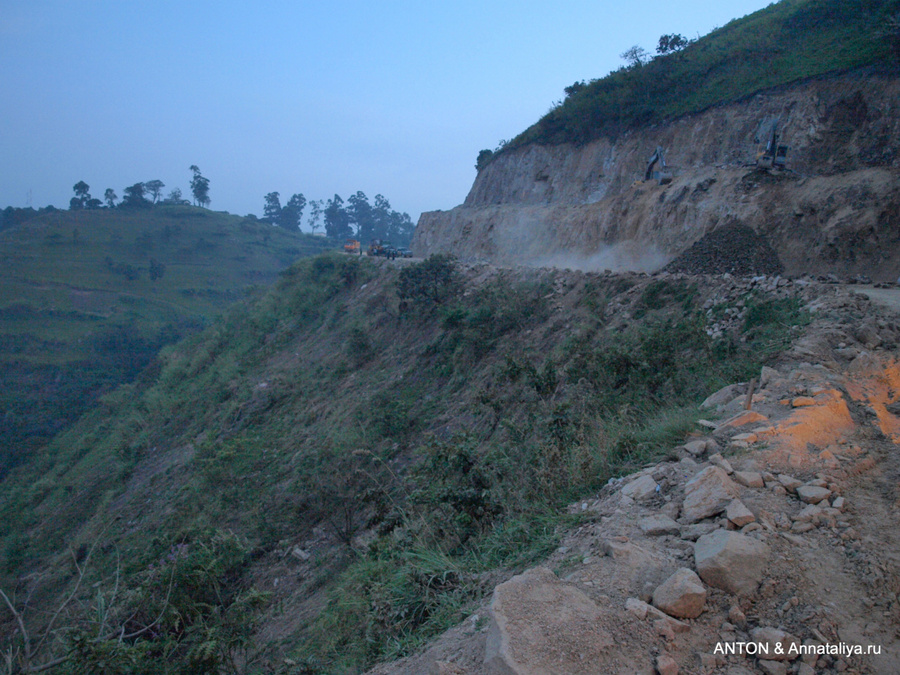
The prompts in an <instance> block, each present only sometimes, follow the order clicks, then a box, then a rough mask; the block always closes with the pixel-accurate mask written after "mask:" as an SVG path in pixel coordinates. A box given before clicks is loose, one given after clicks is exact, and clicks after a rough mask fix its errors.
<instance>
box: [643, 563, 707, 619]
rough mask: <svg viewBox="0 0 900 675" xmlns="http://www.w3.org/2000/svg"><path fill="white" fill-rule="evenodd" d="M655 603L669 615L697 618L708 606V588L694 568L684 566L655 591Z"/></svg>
mask: <svg viewBox="0 0 900 675" xmlns="http://www.w3.org/2000/svg"><path fill="white" fill-rule="evenodd" d="M653 604H654V605H655V606H656V607H658V608H659V609H661V610H662V611H664V612H665V613H666V614H668V615H669V616H675V617H678V618H679V619H696V618H697V617H698V616H700V615H701V614H702V613H703V609H704V608H705V607H706V588H705V587H704V586H703V582H702V581H700V577H698V576H697V575H696V574H695V573H694V571H693V570H689V569H688V568H686V567H682V568H681V569H679V570H678V571H677V572H675V574H673V575H672V576H670V577H669V578H668V579H666V580H665V581H664V582H663V583H662V584H661V585H659V586H658V587H657V588H656V590H655V591H653Z"/></svg>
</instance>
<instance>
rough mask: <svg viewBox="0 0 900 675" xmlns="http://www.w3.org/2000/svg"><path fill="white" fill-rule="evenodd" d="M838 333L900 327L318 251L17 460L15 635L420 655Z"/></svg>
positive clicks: (601, 278) (10, 519)
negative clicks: (614, 488) (653, 464)
mask: <svg viewBox="0 0 900 675" xmlns="http://www.w3.org/2000/svg"><path fill="white" fill-rule="evenodd" d="M835 326H846V327H847V328H842V329H841V330H842V331H843V332H841V334H840V338H839V339H840V340H841V341H843V342H844V345H843V346H841V347H839V348H840V349H845V350H854V349H855V350H863V349H868V346H867V345H868V344H869V343H872V341H873V340H874V339H875V338H877V342H878V344H879V345H881V346H882V347H885V346H886V345H888V344H896V342H897V340H898V339H900V326H897V325H896V323H894V321H893V319H890V318H886V317H883V316H881V315H880V314H879V312H878V310H877V309H876V308H875V307H874V306H873V305H872V304H871V303H870V301H869V300H868V299H867V298H866V297H864V296H862V295H857V294H853V293H851V292H849V291H848V289H847V288H845V287H841V286H836V285H822V284H818V283H816V282H814V281H811V280H796V281H789V280H787V279H780V278H776V277H759V278H755V279H751V278H746V279H743V280H738V279H736V278H734V277H728V276H718V277H716V276H712V277H704V276H697V277H688V276H684V275H658V276H656V277H651V276H646V275H641V274H622V275H614V274H602V273H580V272H567V271H560V270H551V269H543V270H533V269H505V270H504V269H499V268H494V267H490V266H486V265H455V264H453V263H451V262H450V261H448V260H445V259H441V258H435V259H431V260H429V261H425V262H420V263H410V262H409V261H393V262H388V261H374V260H368V259H366V260H362V261H360V260H358V259H356V258H354V257H345V256H340V255H333V256H325V257H319V258H316V259H313V260H309V261H303V262H299V263H297V264H296V265H295V266H294V267H292V268H291V269H290V270H289V271H288V272H286V273H285V274H284V275H282V277H281V279H280V280H279V281H278V283H277V284H276V285H275V287H273V289H272V290H271V291H270V292H269V293H267V294H266V295H265V296H264V297H263V298H261V299H259V300H257V301H255V302H253V303H247V304H245V305H243V306H242V307H240V308H237V309H235V310H234V311H232V312H231V313H230V314H229V315H228V317H227V318H226V319H225V320H223V321H221V322H218V323H217V324H215V326H213V327H211V328H210V329H208V330H207V331H206V332H204V333H203V334H201V335H200V336H197V337H195V338H192V339H191V340H188V341H186V342H182V343H179V344H178V345H176V346H174V347H171V348H169V349H168V350H166V351H165V352H164V354H163V356H162V357H161V359H160V361H159V363H158V364H157V366H156V367H155V368H154V369H153V370H152V371H151V372H149V373H147V376H146V377H145V378H144V379H143V380H142V382H140V383H138V384H134V385H129V386H127V387H125V388H122V389H120V390H118V391H117V392H115V393H114V394H111V395H109V396H107V397H105V398H104V399H103V402H102V403H103V405H102V407H101V408H100V409H98V410H96V411H94V412H93V413H91V414H90V415H88V416H86V417H85V418H83V419H82V420H81V421H80V422H79V423H78V424H77V425H75V426H74V427H73V428H72V429H70V430H69V431H68V432H66V433H65V434H63V435H61V436H60V437H58V438H57V439H56V440H55V441H54V443H53V444H51V445H50V446H49V447H48V448H47V450H46V452H45V453H43V454H42V455H41V456H40V457H39V458H37V459H36V460H35V462H34V463H33V464H31V465H29V466H27V467H23V468H21V469H19V470H18V471H17V472H16V473H14V474H13V475H12V476H11V477H10V479H9V483H8V486H9V489H8V490H7V491H6V492H5V493H4V495H3V497H2V504H0V506H2V513H3V515H4V519H3V523H4V524H3V528H4V529H3V542H4V551H5V570H4V572H5V573H4V576H3V581H2V588H3V589H4V591H6V592H7V593H8V596H9V597H10V601H11V605H12V606H13V607H15V608H16V611H17V612H19V618H21V619H22V624H21V625H20V624H18V623H17V620H16V618H15V616H13V615H12V614H11V613H7V614H6V615H5V617H4V619H3V620H4V622H5V623H4V629H3V631H4V634H5V635H6V637H7V639H8V640H9V642H8V643H7V645H8V647H9V649H10V650H11V652H10V653H11V654H12V655H13V656H14V657H15V659H18V660H19V662H20V663H22V662H25V663H30V664H31V665H32V666H40V665H41V664H44V663H47V662H48V661H50V660H52V659H57V658H60V659H64V663H66V664H68V665H73V664H78V667H82V668H88V669H90V667H91V664H96V663H97V662H98V661H99V660H104V659H105V660H106V661H104V662H113V663H118V664H125V663H132V664H139V665H134V666H132V671H133V672H154V673H159V672H172V673H175V672H201V671H202V672H223V671H227V670H228V669H230V668H233V669H237V670H238V671H239V672H272V671H275V672H281V673H303V672H306V673H308V672H322V673H332V672H359V671H360V670H361V669H364V668H365V667H367V666H369V665H371V664H373V663H375V662H377V661H380V660H385V659H390V658H392V657H395V656H401V655H404V654H407V653H410V652H412V651H414V650H415V649H417V648H418V647H419V646H420V645H421V644H422V643H423V641H424V640H425V639H427V638H428V637H429V636H433V635H436V634H438V633H440V632H441V631H442V630H443V629H445V628H446V627H448V626H450V625H452V624H453V623H454V622H455V621H458V620H459V619H461V618H463V617H464V616H465V615H466V613H467V612H468V611H471V610H472V609H475V608H477V607H478V606H479V605H480V603H481V602H482V601H483V599H484V598H485V597H486V596H487V595H489V594H490V593H491V592H492V590H493V588H494V586H496V585H497V584H498V583H499V582H501V581H503V580H505V579H507V578H509V577H510V576H511V575H512V574H514V573H516V572H518V571H521V570H523V569H525V568H526V567H527V566H529V565H531V564H534V563H536V562H538V561H541V560H542V559H544V557H545V556H547V555H549V554H551V553H552V552H553V551H554V550H556V549H557V548H558V547H559V545H560V538H561V537H563V536H564V533H565V532H566V531H567V529H568V528H570V527H572V526H575V527H577V526H578V525H581V524H583V522H582V521H581V518H582V516H579V515H577V514H576V515H567V514H566V513H565V505H566V504H568V503H569V502H571V500H573V499H576V498H582V497H584V496H585V495H589V494H596V491H598V490H600V489H601V488H602V486H603V485H604V484H605V483H606V482H607V481H608V479H609V478H611V477H614V476H618V475H622V474H625V473H628V472H629V471H631V470H635V469H638V468H640V467H641V466H642V465H643V463H644V462H646V461H649V460H650V459H651V458H656V457H658V456H660V455H659V454H658V453H663V456H664V455H665V454H666V453H668V452H670V451H671V449H672V448H674V447H676V446H677V445H678V444H679V443H681V442H683V441H684V440H685V439H686V438H687V437H688V436H689V435H690V434H691V433H692V431H694V430H695V429H696V428H697V427H696V424H697V420H698V418H699V417H700V416H701V415H708V413H705V412H701V411H699V410H698V408H697V405H698V404H699V403H700V402H701V401H702V400H703V399H704V398H705V397H706V396H707V395H708V394H709V393H711V392H713V391H716V390H717V389H720V388H721V387H722V386H724V385H727V384H731V383H735V382H746V381H747V380H749V379H750V378H751V377H754V376H756V375H758V374H759V372H760V368H761V367H762V365H763V364H769V365H778V364H779V363H790V362H792V360H794V359H797V358H814V357H815V358H818V355H819V353H820V348H821V347H822V342H823V340H824V341H825V342H827V343H828V345H829V349H831V348H832V347H833V345H831V343H832V342H834V341H835V340H837V339H838V335H837V333H834V334H832V333H830V332H829V331H830V330H831V329H832V327H835ZM873 336H875V337H873ZM822 353H823V354H825V353H826V352H822ZM828 353H830V352H828ZM842 353H843V354H845V355H846V354H849V353H850V352H849V351H845V352H842ZM832 358H833V357H832ZM842 358H843V357H842ZM892 396H893V395H892ZM70 594H71V596H72V598H73V601H71V602H68V603H65V604H64V599H65V598H66V597H68V596H69V595H70ZM60 607H62V610H61V611H60V615H59V617H58V618H57V619H55V620H54V625H53V626H51V628H52V629H53V630H52V632H51V633H47V635H48V636H49V637H48V639H46V640H43V641H39V640H38V639H37V636H41V635H44V634H45V631H46V630H47V627H48V616H50V615H51V614H52V613H53V612H55V610H56V609H57V608H60ZM98 608H99V610H98ZM23 625H24V626H25V627H26V630H27V631H28V632H29V634H30V635H31V636H35V638H34V640H33V641H32V652H31V654H27V653H26V647H25V644H24V642H23V640H22V630H21V626H23ZM117 635H129V636H131V637H129V639H127V640H119V639H118V638H117V637H116V636H117ZM34 645H38V646H36V647H35V646H34ZM66 667H68V666H66ZM123 667H124V666H123ZM141 668H143V670H141ZM191 669H193V670H191Z"/></svg>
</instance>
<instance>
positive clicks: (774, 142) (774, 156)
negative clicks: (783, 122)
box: [754, 118, 789, 169]
mask: <svg viewBox="0 0 900 675" xmlns="http://www.w3.org/2000/svg"><path fill="white" fill-rule="evenodd" d="M754 140H755V141H756V144H757V145H756V166H758V167H759V168H760V169H784V168H787V155H788V149H789V148H788V146H787V145H785V144H784V143H779V142H778V141H779V140H780V137H779V134H778V119H777V118H766V119H764V120H763V121H762V122H760V124H759V128H758V129H757V130H756V138H754ZM763 143H765V144H766V145H765V147H762V144H763Z"/></svg>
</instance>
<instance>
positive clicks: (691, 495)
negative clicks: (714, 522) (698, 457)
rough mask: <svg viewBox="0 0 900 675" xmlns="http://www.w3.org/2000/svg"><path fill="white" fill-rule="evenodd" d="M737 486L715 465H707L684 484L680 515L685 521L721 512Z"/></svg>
mask: <svg viewBox="0 0 900 675" xmlns="http://www.w3.org/2000/svg"><path fill="white" fill-rule="evenodd" d="M737 496H738V487H737V485H735V484H734V481H732V480H731V479H730V478H729V477H728V474H727V473H725V472H724V471H723V470H722V469H720V468H719V467H717V466H708V467H706V468H705V469H703V471H701V472H700V473H698V474H697V475H696V476H694V477H693V478H692V479H691V480H689V481H688V482H687V484H686V485H685V486H684V504H683V505H682V507H681V515H682V516H683V517H684V520H685V521H686V522H687V523H695V522H697V521H698V520H703V519H704V518H709V517H710V516H715V515H717V514H719V513H722V511H724V510H725V509H726V508H727V507H728V505H729V504H730V503H731V500H733V499H734V498H735V497H737Z"/></svg>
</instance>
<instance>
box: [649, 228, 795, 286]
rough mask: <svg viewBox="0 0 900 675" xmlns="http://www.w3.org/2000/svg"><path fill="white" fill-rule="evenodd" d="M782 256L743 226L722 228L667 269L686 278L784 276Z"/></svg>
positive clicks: (763, 239) (706, 236) (713, 232)
mask: <svg viewBox="0 0 900 675" xmlns="http://www.w3.org/2000/svg"><path fill="white" fill-rule="evenodd" d="M783 269H784V268H783V266H782V264H781V261H780V260H779V259H778V254H777V253H776V252H775V251H774V250H773V249H772V247H771V246H770V245H769V242H768V241H767V240H766V238H765V237H764V236H762V235H759V234H757V233H756V232H754V231H753V230H752V229H750V228H749V227H748V226H747V225H744V224H742V223H729V224H727V225H724V226H722V227H719V228H717V229H715V230H713V231H712V232H710V233H708V234H707V235H705V236H704V237H703V238H702V239H700V240H699V241H697V242H695V243H694V244H693V245H692V246H691V247H690V248H689V249H687V250H686V251H684V252H683V253H682V254H681V255H679V256H678V257H676V258H675V259H674V260H672V262H670V263H669V264H668V265H666V266H665V268H664V270H665V271H666V272H683V273H686V274H726V273H727V274H743V275H749V274H781V273H782V271H783Z"/></svg>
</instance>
